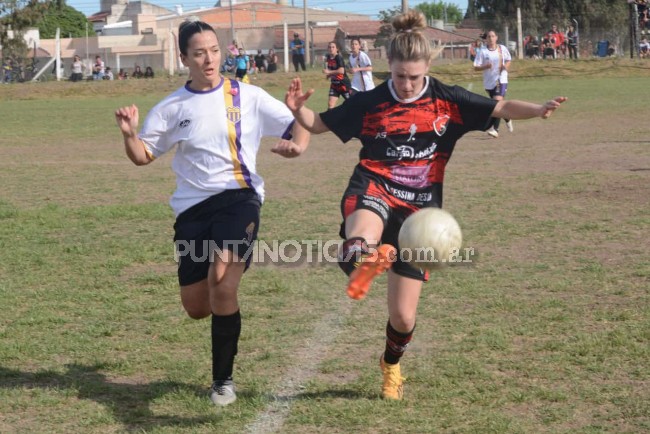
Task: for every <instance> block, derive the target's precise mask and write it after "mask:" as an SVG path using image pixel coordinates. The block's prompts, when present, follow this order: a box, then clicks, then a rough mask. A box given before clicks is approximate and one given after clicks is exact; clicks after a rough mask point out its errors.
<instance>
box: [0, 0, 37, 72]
mask: <svg viewBox="0 0 650 434" xmlns="http://www.w3.org/2000/svg"><path fill="white" fill-rule="evenodd" d="M48 4H49V3H47V2H39V1H38V0H0V15H3V16H2V18H0V45H2V56H3V57H11V58H14V59H22V58H24V57H25V56H26V54H27V50H28V47H27V44H26V43H25V38H24V37H23V36H24V33H25V30H26V29H28V28H30V27H36V23H37V22H38V20H39V19H40V18H41V17H42V16H43V12H44V10H45V9H46V8H47V5H48Z"/></svg>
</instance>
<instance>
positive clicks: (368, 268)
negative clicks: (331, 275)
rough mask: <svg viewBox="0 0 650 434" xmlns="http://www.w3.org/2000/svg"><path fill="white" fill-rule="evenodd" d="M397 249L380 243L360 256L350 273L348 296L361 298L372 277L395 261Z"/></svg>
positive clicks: (367, 288) (364, 294) (365, 292)
mask: <svg viewBox="0 0 650 434" xmlns="http://www.w3.org/2000/svg"><path fill="white" fill-rule="evenodd" d="M396 254H397V249H396V248H395V247H393V246H391V245H390V244H382V245H381V246H379V247H377V248H376V249H374V250H373V251H372V253H368V254H366V255H364V256H363V257H362V258H361V261H360V263H359V265H358V267H357V269H356V270H354V271H353V272H352V274H350V281H349V282H348V296H350V298H353V299H355V300H361V299H362V298H363V297H365V296H366V294H367V293H368V290H369V289H370V284H371V283H372V281H373V279H374V278H375V277H377V276H379V275H380V274H381V273H383V272H384V271H386V270H388V269H389V268H390V267H391V266H392V265H393V262H394V261H395V255H396Z"/></svg>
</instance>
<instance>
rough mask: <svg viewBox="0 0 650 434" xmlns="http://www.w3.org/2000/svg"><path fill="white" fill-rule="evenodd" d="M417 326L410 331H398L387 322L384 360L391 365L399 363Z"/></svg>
mask: <svg viewBox="0 0 650 434" xmlns="http://www.w3.org/2000/svg"><path fill="white" fill-rule="evenodd" d="M413 331H415V327H413V330H411V331H410V332H408V333H401V332H398V331H397V330H395V329H394V328H393V326H392V325H390V321H388V323H387V324H386V350H385V351H384V361H385V362H386V363H389V364H391V365H394V364H395V363H399V359H400V358H401V357H402V356H403V355H404V352H405V351H406V347H408V344H409V342H411V338H413Z"/></svg>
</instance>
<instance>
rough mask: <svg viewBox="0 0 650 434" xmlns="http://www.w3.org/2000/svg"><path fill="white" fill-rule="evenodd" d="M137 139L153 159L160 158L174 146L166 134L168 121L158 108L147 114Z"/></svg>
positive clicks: (169, 136)
mask: <svg viewBox="0 0 650 434" xmlns="http://www.w3.org/2000/svg"><path fill="white" fill-rule="evenodd" d="M138 137H139V138H140V140H142V143H144V146H145V148H146V150H147V152H148V153H149V154H151V155H152V156H153V157H154V158H158V157H160V156H161V155H163V154H164V153H165V152H167V151H169V150H170V149H171V148H172V147H173V146H174V145H175V143H173V142H171V134H168V121H167V119H166V118H165V116H164V115H163V113H161V110H160V109H159V108H158V107H154V108H153V109H151V111H150V112H149V114H147V117H146V118H145V120H144V123H143V125H142V129H141V130H140V134H138Z"/></svg>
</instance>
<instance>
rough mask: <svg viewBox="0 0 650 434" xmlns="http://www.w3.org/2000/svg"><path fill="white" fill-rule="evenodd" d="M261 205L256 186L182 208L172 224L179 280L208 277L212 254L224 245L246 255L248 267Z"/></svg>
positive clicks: (227, 248)
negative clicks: (185, 208) (254, 188)
mask: <svg viewBox="0 0 650 434" xmlns="http://www.w3.org/2000/svg"><path fill="white" fill-rule="evenodd" d="M260 207H261V202H260V199H259V196H258V195H257V193H256V192H255V190H253V189H241V190H227V191H224V192H223V193H219V194H216V195H214V196H212V197H209V198H208V199H206V200H204V201H203V202H200V203H198V204H196V205H194V206H192V207H191V208H189V209H187V210H185V211H183V212H182V213H181V214H180V215H179V216H178V217H177V218H176V223H175V224H174V231H175V234H174V245H175V246H176V254H177V256H178V283H179V284H180V285H181V286H185V285H191V284H192V283H196V282H199V281H201V280H203V279H205V278H206V277H208V269H209V267H210V263H211V262H213V260H214V255H215V254H218V253H219V252H220V251H223V250H224V249H225V250H229V251H231V252H233V253H234V254H235V255H237V256H239V257H240V258H243V259H245V260H246V269H248V267H249V266H250V263H251V259H252V257H253V255H252V253H253V252H252V246H253V243H254V242H255V240H256V239H257V231H258V229H259V223H260ZM215 252H216V253H215Z"/></svg>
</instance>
